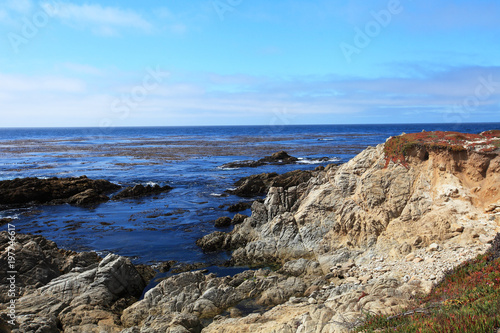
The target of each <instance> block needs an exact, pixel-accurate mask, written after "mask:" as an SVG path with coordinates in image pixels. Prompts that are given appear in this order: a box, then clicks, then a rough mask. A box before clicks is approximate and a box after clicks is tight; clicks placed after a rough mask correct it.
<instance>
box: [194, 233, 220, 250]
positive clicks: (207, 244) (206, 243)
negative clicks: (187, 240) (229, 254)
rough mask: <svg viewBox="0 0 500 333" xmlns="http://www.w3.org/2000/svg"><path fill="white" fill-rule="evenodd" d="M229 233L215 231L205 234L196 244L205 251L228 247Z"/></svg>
mask: <svg viewBox="0 0 500 333" xmlns="http://www.w3.org/2000/svg"><path fill="white" fill-rule="evenodd" d="M226 238H227V233H225V232H221V231H215V232H212V233H211V234H208V235H205V236H203V237H202V238H200V239H198V240H197V241H196V245H198V246H199V247H201V248H202V249H203V251H205V252H215V251H221V250H224V249H227V241H226Z"/></svg>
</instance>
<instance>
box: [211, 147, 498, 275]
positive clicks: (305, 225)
mask: <svg viewBox="0 0 500 333" xmlns="http://www.w3.org/2000/svg"><path fill="white" fill-rule="evenodd" d="M383 147H384V146H383V145H379V146H377V147H373V148H368V149H366V150H365V151H363V152H362V153H361V154H359V155H358V156H356V157H355V158H354V159H352V160H351V161H350V162H349V163H347V164H344V165H342V166H341V167H340V168H339V169H338V170H334V169H333V170H328V171H326V172H319V173H318V174H317V175H316V177H314V178H312V179H311V180H310V181H309V183H308V185H307V186H303V185H302V186H300V185H299V186H296V187H289V188H288V189H286V188H284V187H277V186H276V187H271V188H270V189H269V192H268V196H267V198H266V200H265V202H264V203H259V202H255V203H254V204H253V206H252V216H251V217H250V218H248V219H246V220H245V222H244V223H242V224H241V225H238V226H236V227H235V229H234V230H233V231H232V232H231V233H228V234H226V235H225V236H224V235H222V234H217V238H218V243H219V244H222V246H223V248H235V247H240V248H239V249H237V250H236V251H235V252H234V253H233V260H234V262H235V263H245V264H248V263H250V264H262V263H266V262H269V261H274V262H280V263H284V262H286V261H288V260H291V259H298V258H309V259H310V258H314V259H315V260H317V261H318V262H319V263H320V264H321V266H322V267H323V270H324V271H325V272H327V271H328V270H329V268H330V267H331V266H333V265H335V264H336V263H337V262H338V261H342V260H346V259H348V258H350V257H353V258H354V257H356V258H358V260H365V261H369V260H370V258H369V256H370V255H376V253H380V254H382V255H385V254H388V253H389V254H390V256H391V257H392V258H401V257H403V256H405V255H407V254H408V253H410V252H411V251H412V250H414V249H418V248H425V247H427V246H429V245H431V244H432V243H446V242H448V241H449V240H451V241H452V242H454V243H458V244H463V245H465V244H469V243H470V244H475V243H477V242H478V241H479V238H478V239H476V238H477V237H478V236H476V237H472V236H473V235H474V234H477V235H481V234H482V235H489V236H494V234H495V233H494V231H495V228H494V227H493V226H483V225H478V224H477V223H476V222H475V220H478V219H481V220H483V219H484V220H486V221H487V220H489V217H488V216H486V215H485V214H484V209H485V208H486V207H489V206H490V204H492V203H495V202H498V200H499V199H500V192H499V191H498V190H497V189H498V188H500V186H499V185H500V184H499V183H500V179H499V171H500V157H499V156H498V155H496V154H486V153H484V154H482V153H477V152H470V153H467V152H458V153H456V152H449V151H421V150H419V149H417V148H415V149H414V150H413V151H412V152H411V153H410V154H409V157H408V159H409V160H408V163H409V167H408V168H407V167H404V166H402V165H399V164H394V163H391V164H390V165H389V166H388V167H387V168H386V167H384V166H385V164H386V160H385V157H384V153H383ZM303 184H304V183H303ZM492 225H494V223H493V224H492ZM459 230H461V231H459ZM208 237H209V236H208ZM212 243H213V242H212ZM436 245H437V244H436ZM436 245H433V247H432V248H433V249H437V248H436V247H435V246H436ZM346 249H347V250H348V251H347V252H348V253H347V252H346ZM368 250H370V251H368ZM338 251H340V252H338ZM367 251H368V252H367ZM337 253H338V254H337ZM361 253H365V254H366V255H365V256H362V255H361V256H360V254H361Z"/></svg>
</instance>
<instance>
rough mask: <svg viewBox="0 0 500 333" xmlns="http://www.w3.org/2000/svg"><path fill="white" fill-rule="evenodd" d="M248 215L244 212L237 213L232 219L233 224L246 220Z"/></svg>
mask: <svg viewBox="0 0 500 333" xmlns="http://www.w3.org/2000/svg"><path fill="white" fill-rule="evenodd" d="M247 217H248V216H247V215H244V214H236V215H234V217H233V219H232V220H231V224H233V225H235V224H240V223H243V221H245V219H246V218H247Z"/></svg>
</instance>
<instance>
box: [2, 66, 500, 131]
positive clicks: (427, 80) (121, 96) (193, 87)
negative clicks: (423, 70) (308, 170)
mask: <svg viewBox="0 0 500 333" xmlns="http://www.w3.org/2000/svg"><path fill="white" fill-rule="evenodd" d="M61 67H62V68H64V69H67V70H70V72H69V73H68V74H67V75H68V76H71V77H74V76H75V75H79V74H81V73H83V74H84V75H86V74H96V75H90V76H85V77H86V79H85V80H83V79H74V78H71V77H64V76H57V77H35V76H33V77H30V76H20V75H6V74H0V105H1V106H2V107H1V109H0V112H1V116H2V122H3V124H4V126H23V125H25V123H24V122H25V121H26V120H27V119H29V120H30V121H33V122H35V120H36V121H37V122H38V123H35V125H36V124H38V125H40V126H49V125H54V122H55V121H57V122H58V124H57V125H58V126H99V122H100V121H101V120H102V119H108V120H110V121H111V122H112V124H113V125H115V126H134V125H190V124H191V125H194V124H196V125H200V124H203V123H208V122H209V123H211V124H237V123H240V124H242V123H246V124H252V123H253V124H255V123H261V124H262V123H265V122H266V121H270V120H272V119H274V118H275V113H276V110H286V111H287V116H288V117H290V119H293V122H294V123H311V122H317V123H321V122H328V121H330V122H338V121H340V120H339V119H343V121H344V122H346V121H347V122H351V123H352V122H356V119H357V120H358V121H362V122H363V121H369V122H383V121H385V122H391V121H392V122H394V121H398V122H418V121H431V120H433V121H436V122H443V121H449V120H450V119H451V120H452V121H455V120H456V119H458V120H460V121H494V120H497V121H498V120H499V119H498V111H497V108H498V105H499V104H500V68H499V67H469V68H450V69H448V70H447V71H441V72H439V73H434V74H430V75H426V77H418V78H382V79H366V78H339V77H316V78H312V77H307V78H303V77H302V78H301V77H296V78H292V79H271V78H268V77H256V76H246V75H233V76H231V75H228V76H226V75H218V74H210V73H191V74H186V73H184V74H183V75H182V76H181V75H176V74H171V75H170V76H168V77H165V78H164V79H162V80H161V82H158V84H154V82H155V81H151V80H150V79H148V80H144V78H146V76H147V75H148V71H147V70H144V72H142V73H141V72H139V73H133V75H131V74H132V73H128V72H123V73H114V75H109V76H108V75H97V74H98V73H100V70H99V69H96V68H93V67H91V66H87V65H79V64H71V63H66V64H62V65H61ZM144 82H147V83H148V85H151V84H152V87H151V88H148V89H146V91H145V95H144V96H143V95H142V94H140V95H137V96H139V97H140V98H137V96H136V97H135V99H136V101H134V94H136V93H137V92H140V91H141V90H144V89H142V88H144ZM141 87H142V88H141ZM141 96H142V97H141ZM117 99H118V100H119V101H121V102H122V103H121V106H124V107H125V109H126V112H123V113H121V112H118V113H117V112H116V111H117V110H118V111H120V110H122V109H121V108H119V109H116V108H113V105H114V104H113V102H114V101H116V100H117ZM33 115H35V116H33ZM36 115H39V116H36ZM37 117H38V118H37Z"/></svg>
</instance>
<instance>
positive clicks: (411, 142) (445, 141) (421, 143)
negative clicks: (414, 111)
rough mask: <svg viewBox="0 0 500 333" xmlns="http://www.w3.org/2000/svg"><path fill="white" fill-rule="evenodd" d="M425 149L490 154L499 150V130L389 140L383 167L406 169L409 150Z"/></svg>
mask: <svg viewBox="0 0 500 333" xmlns="http://www.w3.org/2000/svg"><path fill="white" fill-rule="evenodd" d="M415 147H425V148H427V149H429V150H440V149H443V150H449V151H478V152H492V151H495V150H497V149H500V130H490V131H486V132H482V133H480V134H468V133H459V132H442V131H433V132H421V133H410V134H402V135H399V136H394V137H391V138H389V140H387V142H386V143H385V146H384V153H385V160H386V163H385V166H386V167H387V166H388V165H389V163H390V162H394V163H399V164H402V165H404V166H405V167H408V164H407V161H406V156H407V155H408V152H409V151H410V149H412V148H415Z"/></svg>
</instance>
